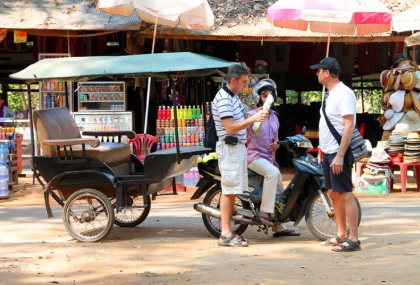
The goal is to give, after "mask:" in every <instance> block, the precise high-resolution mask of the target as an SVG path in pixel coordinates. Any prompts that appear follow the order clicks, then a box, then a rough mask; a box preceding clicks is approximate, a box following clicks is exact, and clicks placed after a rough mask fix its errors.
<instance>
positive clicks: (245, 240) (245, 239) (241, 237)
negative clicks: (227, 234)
mask: <svg viewBox="0 0 420 285" xmlns="http://www.w3.org/2000/svg"><path fill="white" fill-rule="evenodd" d="M233 233H234V234H235V237H236V239H237V240H240V241H244V242H248V239H247V238H244V237H243V236H240V235H238V234H237V233H235V232H233Z"/></svg>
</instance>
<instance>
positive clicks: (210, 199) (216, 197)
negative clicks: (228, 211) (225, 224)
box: [202, 185, 248, 238]
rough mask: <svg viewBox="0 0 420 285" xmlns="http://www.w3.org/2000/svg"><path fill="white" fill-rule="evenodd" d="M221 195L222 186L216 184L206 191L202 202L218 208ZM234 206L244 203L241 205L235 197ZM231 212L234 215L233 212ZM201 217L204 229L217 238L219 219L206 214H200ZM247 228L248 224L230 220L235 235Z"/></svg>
mask: <svg viewBox="0 0 420 285" xmlns="http://www.w3.org/2000/svg"><path fill="white" fill-rule="evenodd" d="M221 196H222V188H221V187H220V186H219V185H217V186H215V187H214V188H212V189H211V190H210V191H208V192H207V194H206V196H205V197H204V200H203V203H204V204H206V205H208V206H212V207H214V208H217V209H220V198H221ZM235 206H236V207H238V206H239V207H243V206H244V205H243V202H242V201H241V200H240V199H239V198H236V199H235ZM233 214H234V215H235V213H233ZM202 219H203V223H204V226H206V229H207V230H208V231H209V233H210V234H211V235H212V236H214V237H215V238H219V237H220V232H221V223H220V220H219V219H217V218H213V217H211V216H208V215H206V214H202ZM247 228H248V225H241V224H235V223H234V222H232V229H233V230H234V231H235V232H236V234H237V235H241V234H243V233H244V232H245V230H246V229H247Z"/></svg>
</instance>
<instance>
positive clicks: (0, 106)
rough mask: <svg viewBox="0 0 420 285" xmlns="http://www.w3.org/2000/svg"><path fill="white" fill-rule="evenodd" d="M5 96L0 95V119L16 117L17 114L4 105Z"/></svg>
mask: <svg viewBox="0 0 420 285" xmlns="http://www.w3.org/2000/svg"><path fill="white" fill-rule="evenodd" d="M4 99H5V98H4V95H3V94H1V93H0V118H10V117H13V116H14V115H15V112H13V111H12V109H10V108H9V107H7V106H6V105H4Z"/></svg>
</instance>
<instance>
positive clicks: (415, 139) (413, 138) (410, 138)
mask: <svg viewBox="0 0 420 285" xmlns="http://www.w3.org/2000/svg"><path fill="white" fill-rule="evenodd" d="M404 141H405V142H406V143H420V137H419V134H418V133H415V132H412V133H409V134H408V135H407V139H406V140H404Z"/></svg>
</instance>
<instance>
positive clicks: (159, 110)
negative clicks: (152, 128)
mask: <svg viewBox="0 0 420 285" xmlns="http://www.w3.org/2000/svg"><path fill="white" fill-rule="evenodd" d="M158 119H159V120H160V119H162V106H159V109H158Z"/></svg>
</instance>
